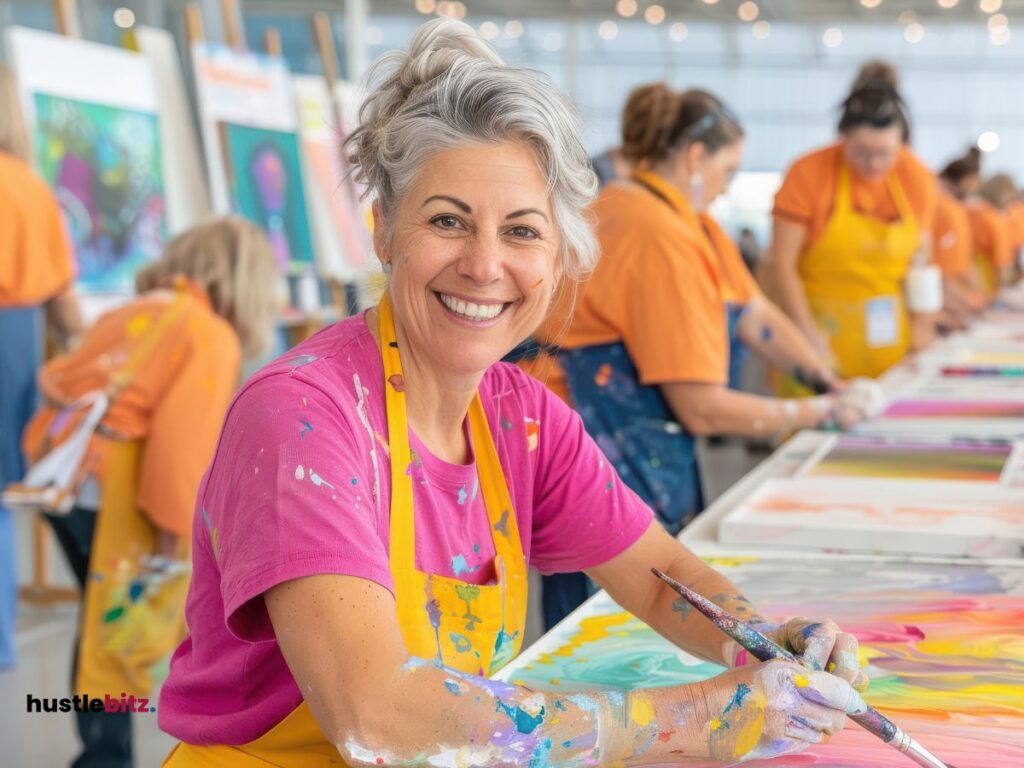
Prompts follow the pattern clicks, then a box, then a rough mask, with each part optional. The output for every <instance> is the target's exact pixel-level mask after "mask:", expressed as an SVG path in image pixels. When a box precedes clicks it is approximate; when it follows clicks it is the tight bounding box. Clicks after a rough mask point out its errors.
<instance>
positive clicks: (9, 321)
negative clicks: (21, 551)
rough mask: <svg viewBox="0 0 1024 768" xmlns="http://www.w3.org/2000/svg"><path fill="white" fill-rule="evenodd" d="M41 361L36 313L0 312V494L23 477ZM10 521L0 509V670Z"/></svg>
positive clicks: (10, 648)
mask: <svg viewBox="0 0 1024 768" xmlns="http://www.w3.org/2000/svg"><path fill="white" fill-rule="evenodd" d="M42 359H43V310H42V308H41V307H0V489H2V488H4V487H6V485H7V484H8V483H14V482H18V481H20V480H21V478H22V477H23V476H24V475H25V457H24V455H23V454H22V451H21V433H22V431H23V430H24V429H25V425H26V424H27V423H28V420H29V419H30V418H31V417H32V414H33V413H35V410H36V394H37V393H36V371H37V370H38V368H39V365H40V364H41V362H42ZM16 549H17V547H16V544H15V530H14V519H13V517H12V513H11V511H10V510H9V509H7V508H6V507H3V506H0V669H3V668H5V667H8V666H11V665H13V664H14V658H15V654H14V629H15V623H16V618H17V611H18V569H17V557H16Z"/></svg>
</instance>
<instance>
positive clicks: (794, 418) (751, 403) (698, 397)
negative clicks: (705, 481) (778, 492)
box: [660, 381, 856, 437]
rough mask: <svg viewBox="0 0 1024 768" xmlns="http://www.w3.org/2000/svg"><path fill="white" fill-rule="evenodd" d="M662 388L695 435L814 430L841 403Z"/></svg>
mask: <svg viewBox="0 0 1024 768" xmlns="http://www.w3.org/2000/svg"><path fill="white" fill-rule="evenodd" d="M660 387H661V391H662V394H664V396H665V399H666V400H667V401H668V405H669V408H670V409H671V410H672V413H673V414H674V415H675V417H676V418H677V419H678V420H679V422H680V423H681V424H682V425H683V426H684V427H685V428H686V431H687V432H689V433H690V434H692V435H743V436H750V437H765V436H771V435H775V434H782V433H784V432H788V431H789V430H791V429H812V428H814V427H817V426H820V425H822V424H824V423H826V422H828V421H829V419H830V417H832V416H833V415H835V411H836V408H837V406H838V405H839V402H840V401H839V399H838V398H837V397H836V396H834V395H822V396H820V397H811V398H806V399H801V400H782V399H779V398H775V397H762V396H760V395H751V394H747V393H746V392H737V391H736V390H733V389H729V388H728V387H727V386H725V385H724V384H710V383H705V382H691V381H673V382H668V383H666V384H661V385H660ZM855 421H856V419H855ZM849 426H852V424H850V425H849Z"/></svg>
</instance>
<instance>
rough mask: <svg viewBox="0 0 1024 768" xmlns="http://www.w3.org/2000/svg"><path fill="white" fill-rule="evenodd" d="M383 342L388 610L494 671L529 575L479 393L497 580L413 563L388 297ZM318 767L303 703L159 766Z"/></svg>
mask: <svg viewBox="0 0 1024 768" xmlns="http://www.w3.org/2000/svg"><path fill="white" fill-rule="evenodd" d="M379 313H380V344H381V357H382V359H383V363H384V380H385V382H386V384H385V387H384V389H385V404H386V407H387V420H388V440H389V443H390V452H391V524H390V537H389V546H390V552H389V560H390V568H391V576H392V578H393V579H394V582H395V608H396V611H397V613H398V621H399V624H400V626H401V629H402V637H403V639H404V640H405V647H406V650H407V651H408V652H409V654H410V655H411V656H415V657H420V658H426V659H431V658H432V659H437V660H439V661H440V662H441V663H443V664H444V665H446V666H448V667H451V668H453V669H457V670H459V671H462V672H465V673H468V674H476V675H484V676H488V675H492V674H494V673H495V672H497V671H498V670H499V669H501V667H503V666H504V665H505V664H507V663H508V662H509V661H511V660H512V659H513V658H515V656H516V654H518V653H519V648H520V646H521V645H522V641H523V630H524V628H525V625H526V599H527V575H526V559H525V557H524V555H523V547H522V542H521V541H520V539H519V528H518V525H517V523H516V515H515V511H514V510H513V509H512V500H511V497H510V496H509V493H508V486H507V485H506V483H505V475H504V474H503V472H502V469H501V463H500V461H499V459H498V451H497V449H496V448H495V446H494V440H493V439H492V437H491V430H490V428H489V427H488V424H487V416H486V414H485V413H484V408H483V404H482V403H481V402H480V396H479V394H477V395H475V396H474V397H473V402H472V403H471V405H470V407H469V427H470V437H471V439H472V444H473V451H474V454H475V457H476V467H477V473H478V475H479V479H480V490H481V494H482V496H483V500H484V506H485V507H486V509H487V518H488V520H489V521H490V523H491V536H492V538H493V541H494V551H495V561H494V566H495V573H496V574H497V583H495V584H488V585H477V584H468V583H466V582H462V581H459V580H458V579H452V578H448V577H446V576H438V575H434V574H428V573H423V572H421V571H419V570H417V569H416V551H415V541H416V535H415V518H414V515H413V491H412V477H411V475H410V474H408V473H407V472H406V469H407V468H408V467H409V465H410V462H411V457H410V452H409V425H408V419H407V415H406V402H405V392H404V384H403V379H402V361H401V359H400V356H399V350H398V342H397V341H396V339H395V328H394V319H393V315H392V311H391V302H390V298H389V296H388V295H387V294H385V295H384V298H383V299H382V300H381V303H380V306H379ZM270 765H273V766H285V767H287V768H292V767H293V766H295V767H296V768H298V767H299V766H301V767H302V768H307V767H308V768H318V767H319V766H338V765H344V762H343V761H342V759H341V757H340V755H339V754H338V750H337V748H336V747H335V746H334V745H333V744H332V743H331V742H330V741H328V739H327V737H326V736H324V734H323V732H322V731H321V730H320V727H319V726H318V725H317V723H316V720H315V719H314V718H313V713H312V711H311V710H310V708H309V705H307V704H306V703H305V702H302V703H301V704H299V706H298V707H296V708H295V709H294V710H293V711H292V712H291V713H290V714H289V715H288V716H287V717H286V718H285V719H284V720H282V721H281V722H280V723H278V724H277V725H276V726H274V727H273V728H272V729H271V730H270V731H269V732H267V733H266V734H265V735H263V736H261V737H260V738H258V739H256V740H255V741H252V742H249V743H248V744H244V745H241V746H230V745H217V746H205V747H203V746H194V745H191V744H179V745H178V746H177V747H175V749H174V751H173V752H171V754H170V756H169V757H168V758H167V760H166V761H165V762H164V766H165V768H185V767H187V766H209V767H210V768H220V767H223V768H265V767H266V766H270Z"/></svg>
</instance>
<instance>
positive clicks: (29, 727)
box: [0, 441, 765, 768]
mask: <svg viewBox="0 0 1024 768" xmlns="http://www.w3.org/2000/svg"><path fill="white" fill-rule="evenodd" d="M702 451H703V456H704V460H703V466H704V467H705V468H706V469H707V473H706V476H705V478H704V481H705V488H706V489H707V492H708V497H709V498H708V501H709V502H710V501H712V500H713V499H714V498H715V497H716V496H717V495H719V494H720V493H722V491H724V490H725V489H726V488H728V487H729V486H730V485H732V484H733V483H734V482H736V480H738V479H739V478H740V477H742V476H743V475H744V474H746V473H747V472H748V471H749V470H750V469H752V468H753V467H754V465H755V464H756V463H757V462H758V461H759V460H760V459H761V458H763V457H764V455H765V454H763V453H751V452H749V451H748V450H747V449H746V448H745V447H744V446H743V445H741V444H740V443H738V442H733V441H727V442H725V443H724V444H719V445H715V446H702ZM23 541H24V539H23ZM22 551H24V549H23V550H22ZM531 586H532V587H533V591H532V594H534V595H536V594H539V589H538V588H537V587H538V585H537V583H536V580H534V582H533V583H532V584H531ZM76 614H77V611H76V608H75V607H74V606H72V605H59V606H34V605H28V604H23V605H22V606H21V608H20V612H19V617H18V618H19V626H18V641H17V642H18V652H19V655H20V660H19V663H18V665H17V666H16V668H15V669H14V670H12V671H9V672H5V673H0V702H4V704H3V713H2V715H0V744H3V745H4V746H3V753H2V755H0V764H2V765H9V766H17V767H18V768H23V767H25V768H27V767H29V766H31V767H32V768H36V767H37V766H39V767H40V768H63V767H64V766H67V765H69V764H70V762H71V760H72V759H73V758H74V756H75V754H76V753H77V749H78V747H77V737H76V735H75V730H74V720H73V715H72V714H70V713H67V714H65V713H53V714H51V713H38V714H37V713H28V712H27V711H26V703H27V697H28V696H30V695H31V696H34V697H36V698H43V697H48V698H60V697H64V696H67V695H68V693H67V690H68V677H69V666H70V654H71V645H72V642H73V638H74V633H75V620H76ZM541 629H542V628H541V622H540V616H539V612H538V611H537V610H535V605H534V604H533V603H531V610H530V613H529V617H528V619H527V631H526V640H527V642H532V640H534V639H536V638H537V637H539V636H540V634H541ZM134 738H135V742H134V743H135V749H136V765H137V766H142V767H144V768H150V767H151V766H159V765H160V763H161V761H162V760H163V758H164V757H165V756H166V755H167V753H168V751H170V749H171V747H172V746H173V744H174V740H173V739H171V738H170V737H169V736H167V735H165V734H163V733H161V732H160V731H159V730H157V727H156V716H155V715H152V714H150V715H136V716H135V717H134Z"/></svg>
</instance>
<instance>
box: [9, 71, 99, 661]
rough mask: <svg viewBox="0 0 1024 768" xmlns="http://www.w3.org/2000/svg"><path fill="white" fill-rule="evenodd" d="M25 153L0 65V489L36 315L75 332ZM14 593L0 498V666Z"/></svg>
mask: <svg viewBox="0 0 1024 768" xmlns="http://www.w3.org/2000/svg"><path fill="white" fill-rule="evenodd" d="M29 154H30V152H29V140H28V132H27V131H26V129H25V122H24V120H23V116H22V114H21V107H20V103H19V100H18V92H17V87H16V85H15V82H14V78H13V76H12V75H11V73H10V72H9V70H7V69H6V68H5V67H4V66H3V65H0V372H2V373H0V489H2V488H3V487H4V486H6V485H7V484H8V483H11V482H15V481H17V480H20V479H21V477H22V475H23V474H24V473H25V462H24V457H23V456H22V453H21V446H20V443H19V440H20V436H21V431H22V429H24V427H25V424H26V422H27V421H28V419H29V417H30V416H31V415H32V412H33V411H34V410H35V405H36V385H35V376H36V370H37V369H38V368H39V365H40V363H41V361H42V358H43V336H44V333H43V326H44V321H45V320H46V319H47V318H48V319H49V320H50V328H51V329H52V330H54V331H55V332H56V333H55V336H56V337H57V339H58V342H59V343H60V344H61V345H67V344H70V343H71V341H72V340H73V338H74V337H75V336H76V335H77V334H78V332H79V331H80V330H81V317H80V314H79V310H78V300H77V298H76V296H75V290H74V284H75V265H74V261H73V258H72V254H71V245H70V243H69V241H68V238H67V237H66V236H65V231H64V224H63V222H62V220H61V215H60V208H59V206H58V205H57V201H56V199H54V196H53V194H52V193H51V192H50V190H49V189H48V188H47V186H46V184H45V183H44V182H43V180H42V179H40V178H39V177H38V176H36V174H35V173H33V171H32V169H31V167H30V166H29V164H28V160H29ZM17 594H18V578H17V558H16V552H15V546H14V525H13V520H12V518H11V513H10V510H8V509H6V508H5V507H3V505H2V504H0V671H2V670H4V669H6V668H8V667H11V666H13V664H14V661H15V652H14V625H15V616H16V613H17Z"/></svg>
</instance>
